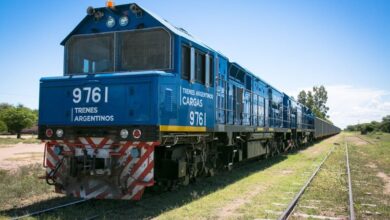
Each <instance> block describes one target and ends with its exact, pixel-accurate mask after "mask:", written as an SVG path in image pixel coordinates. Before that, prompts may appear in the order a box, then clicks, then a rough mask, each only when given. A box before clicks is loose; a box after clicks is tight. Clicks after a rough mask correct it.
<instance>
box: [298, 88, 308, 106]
mask: <svg viewBox="0 0 390 220" xmlns="http://www.w3.org/2000/svg"><path fill="white" fill-rule="evenodd" d="M306 100H307V95H306V92H305V90H302V91H301V92H300V93H299V94H298V102H299V103H301V104H303V105H306Z"/></svg>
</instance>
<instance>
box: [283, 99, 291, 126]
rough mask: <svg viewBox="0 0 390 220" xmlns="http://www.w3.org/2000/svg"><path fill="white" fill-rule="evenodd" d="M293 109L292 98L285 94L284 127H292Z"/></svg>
mask: <svg viewBox="0 0 390 220" xmlns="http://www.w3.org/2000/svg"><path fill="white" fill-rule="evenodd" d="M290 115H291V108H290V97H289V96H288V95H286V94H285V93H283V127H284V128H290V127H291V121H290V120H291V117H290Z"/></svg>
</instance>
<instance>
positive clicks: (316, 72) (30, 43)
mask: <svg viewBox="0 0 390 220" xmlns="http://www.w3.org/2000/svg"><path fill="white" fill-rule="evenodd" d="M34 3H35V2H31V1H22V0H16V1H12V2H7V3H4V2H1V3H0V6H1V9H0V10H1V13H0V31H1V33H2V35H0V42H1V44H2V45H1V47H2V50H1V52H0V58H1V59H0V64H1V66H3V69H2V76H3V77H4V78H5V79H3V80H1V81H0V103H2V102H6V103H10V104H14V105H15V104H19V103H20V104H23V105H25V106H27V107H29V108H34V109H37V108H38V97H39V96H38V92H39V78H41V77H47V76H61V75H62V74H63V47H62V46H60V42H61V41H62V40H63V39H64V38H65V37H66V36H67V34H68V33H70V32H71V31H72V30H73V28H74V27H75V26H76V25H77V24H78V23H79V22H80V21H81V20H82V19H83V18H84V16H85V15H86V12H85V10H86V8H87V7H88V6H90V5H91V6H93V7H102V6H104V3H105V1H103V0H86V1H82V2H79V1H66V2H52V1H48V0H42V1H40V4H36V3H35V4H34ZM115 3H116V4H118V5H119V4H123V3H130V2H128V1H115ZM136 3H137V4H139V5H140V6H141V7H145V8H147V9H149V10H151V11H153V12H154V13H155V14H157V15H159V16H161V17H163V18H165V19H167V20H168V21H169V22H171V23H172V24H173V25H175V26H178V27H183V28H185V29H186V30H187V31H188V32H189V33H191V34H193V35H194V36H196V37H197V38H199V39H202V41H203V42H205V43H206V44H207V45H209V46H210V47H212V48H214V49H215V50H217V51H221V52H222V53H223V54H224V55H226V56H227V57H228V58H229V59H230V61H235V62H237V63H239V64H240V65H242V66H243V67H245V68H247V69H249V70H250V71H251V72H252V73H254V74H255V75H256V76H258V77H260V78H261V79H263V80H265V81H266V82H268V83H270V84H271V85H272V86H274V87H275V88H277V89H278V90H281V91H283V92H285V93H286V94H288V95H290V96H293V97H295V98H296V97H297V95H298V92H299V91H301V90H303V89H304V90H307V89H311V88H312V87H313V86H316V85H324V86H325V88H326V90H327V91H328V103H327V106H328V107H329V108H330V111H329V112H328V114H329V115H330V120H331V121H333V123H334V124H335V125H337V126H339V127H341V128H345V127H346V126H347V125H350V124H357V123H365V122H371V121H373V120H375V121H381V119H382V117H384V116H386V115H388V114H390V90H389V87H388V82H390V76H389V73H390V42H389V40H388V39H390V15H389V14H388V13H387V12H388V11H390V10H389V9H390V2H388V1H335V0H331V1H316V2H313V1H307V0H306V1H294V2H289V1H278V2H266V1H261V2H255V3H253V2H251V3H250V4H249V1H243V2H242V3H241V4H226V2H223V1H213V2H207V6H208V7H203V4H206V1H198V2H181V1H173V0H169V1H164V3H162V2H161V3H160V2H159V3H156V2H148V1H137V2H136ZM223 3H225V4H223ZM173 7H175V13H171V12H172V8H173ZM59 9H60V10H59ZM200 9H201V10H200ZM15 11H17V12H18V13H17V15H18V16H14V15H15ZM199 11H200V12H201V14H202V15H203V16H199V13H200V12H199ZM32 12H36V13H32ZM232 12H233V13H232ZM232 15H237V17H238V18H236V17H234V16H233V17H232ZM13 17H15V19H13ZM26 21H27V22H28V25H26V23H27V22H26ZM26 36H28V38H26ZM289 76H293V77H289Z"/></svg>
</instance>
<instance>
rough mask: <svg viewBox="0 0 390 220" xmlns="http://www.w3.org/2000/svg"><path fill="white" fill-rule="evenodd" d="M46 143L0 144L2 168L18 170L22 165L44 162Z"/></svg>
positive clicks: (0, 166)
mask: <svg viewBox="0 0 390 220" xmlns="http://www.w3.org/2000/svg"><path fill="white" fill-rule="evenodd" d="M44 146H45V145H44V144H24V143H18V144H13V145H6V146H5V145H1V146H0V169H4V170H16V169H17V168H18V167H20V166H24V165H29V164H35V163H42V160H43V151H44Z"/></svg>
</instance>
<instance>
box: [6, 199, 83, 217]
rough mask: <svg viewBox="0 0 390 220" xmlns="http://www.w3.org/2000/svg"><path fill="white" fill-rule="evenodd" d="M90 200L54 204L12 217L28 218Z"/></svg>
mask: <svg viewBox="0 0 390 220" xmlns="http://www.w3.org/2000/svg"><path fill="white" fill-rule="evenodd" d="M88 200H89V199H81V200H77V201H73V202H69V203H66V204H62V205H58V206H54V207H51V208H47V209H43V210H40V211H35V212H31V213H27V214H25V215H22V216H18V217H14V218H12V219H13V220H16V219H22V218H27V217H31V216H35V215H40V214H43V213H46V212H51V211H54V210H56V209H60V208H65V207H68V206H72V205H76V204H79V203H83V202H86V201H88Z"/></svg>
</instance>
